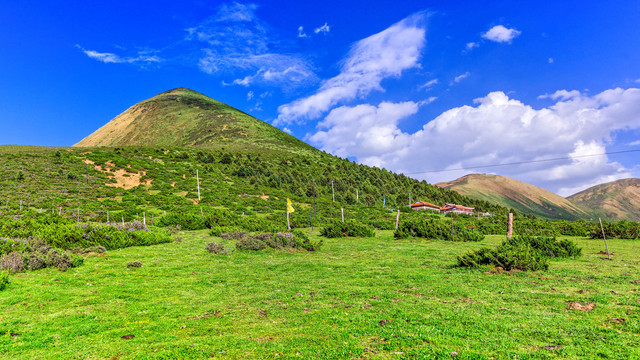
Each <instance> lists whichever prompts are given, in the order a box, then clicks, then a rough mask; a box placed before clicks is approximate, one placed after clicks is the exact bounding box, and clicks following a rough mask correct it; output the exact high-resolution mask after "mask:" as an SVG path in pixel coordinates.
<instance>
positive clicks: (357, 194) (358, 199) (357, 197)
mask: <svg viewBox="0 0 640 360" xmlns="http://www.w3.org/2000/svg"><path fill="white" fill-rule="evenodd" d="M356 202H360V194H359V193H358V189H356Z"/></svg>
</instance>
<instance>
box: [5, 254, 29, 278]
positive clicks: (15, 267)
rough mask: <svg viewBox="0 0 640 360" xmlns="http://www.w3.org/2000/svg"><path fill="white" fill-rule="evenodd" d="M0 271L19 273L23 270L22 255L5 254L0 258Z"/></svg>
mask: <svg viewBox="0 0 640 360" xmlns="http://www.w3.org/2000/svg"><path fill="white" fill-rule="evenodd" d="M0 270H7V271H9V272H14V273H16V272H20V271H23V270H24V258H23V257H22V254H20V253H17V252H12V253H9V254H5V255H3V256H2V258H0Z"/></svg>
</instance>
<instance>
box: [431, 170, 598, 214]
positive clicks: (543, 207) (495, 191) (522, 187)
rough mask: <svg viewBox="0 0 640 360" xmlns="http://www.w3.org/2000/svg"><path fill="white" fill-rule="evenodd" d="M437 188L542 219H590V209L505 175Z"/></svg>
mask: <svg viewBox="0 0 640 360" xmlns="http://www.w3.org/2000/svg"><path fill="white" fill-rule="evenodd" d="M435 185H436V186H438V187H440V188H444V189H448V190H452V191H456V192H458V193H460V194H461V195H464V196H468V197H470V198H473V199H477V200H484V201H488V202H493V203H495V204H499V205H502V206H505V207H511V208H514V209H516V210H518V211H520V212H522V213H523V214H532V215H536V216H540V217H542V218H547V219H567V220H575V219H581V218H588V217H589V212H588V210H586V209H584V208H583V207H581V206H579V205H576V204H574V203H572V202H571V201H569V200H567V199H565V198H563V197H561V196H558V195H556V194H554V193H552V192H550V191H547V190H545V189H542V188H539V187H537V186H534V185H530V184H527V183H524V182H522V181H518V180H515V179H512V178H509V177H506V176H502V175H487V174H471V175H466V176H463V177H461V178H459V179H456V180H453V181H450V182H442V183H438V184H435Z"/></svg>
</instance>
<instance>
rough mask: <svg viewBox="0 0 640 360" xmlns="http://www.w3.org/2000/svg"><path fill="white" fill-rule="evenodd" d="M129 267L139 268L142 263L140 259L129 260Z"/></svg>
mask: <svg viewBox="0 0 640 360" xmlns="http://www.w3.org/2000/svg"><path fill="white" fill-rule="evenodd" d="M127 267H128V268H139V267H142V263H141V262H140V261H129V262H128V263H127Z"/></svg>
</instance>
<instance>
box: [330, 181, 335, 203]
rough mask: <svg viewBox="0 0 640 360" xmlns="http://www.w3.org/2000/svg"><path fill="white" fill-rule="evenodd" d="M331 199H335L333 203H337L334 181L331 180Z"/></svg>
mask: <svg viewBox="0 0 640 360" xmlns="http://www.w3.org/2000/svg"><path fill="white" fill-rule="evenodd" d="M331 198H332V199H333V202H336V192H335V190H334V189H333V180H331Z"/></svg>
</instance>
